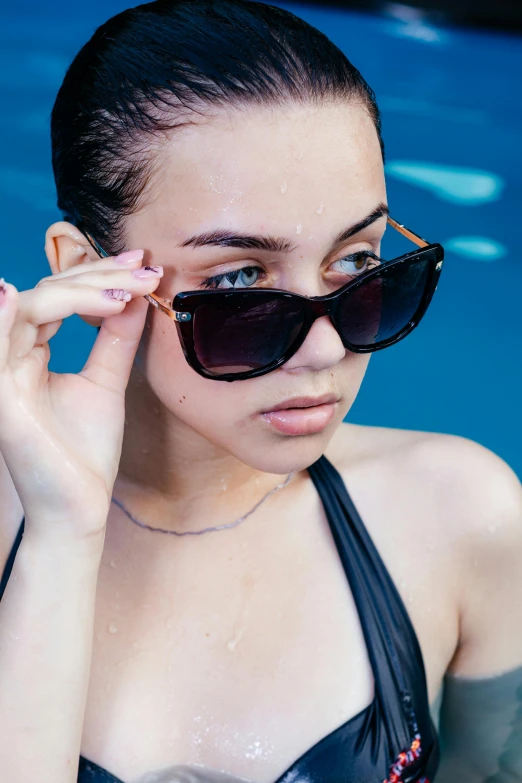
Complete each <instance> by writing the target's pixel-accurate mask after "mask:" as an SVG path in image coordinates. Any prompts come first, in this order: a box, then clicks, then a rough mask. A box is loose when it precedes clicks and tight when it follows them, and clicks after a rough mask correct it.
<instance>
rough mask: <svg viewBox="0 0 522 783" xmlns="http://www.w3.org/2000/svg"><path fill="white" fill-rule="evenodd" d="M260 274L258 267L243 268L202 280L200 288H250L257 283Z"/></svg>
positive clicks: (260, 270)
mask: <svg viewBox="0 0 522 783" xmlns="http://www.w3.org/2000/svg"><path fill="white" fill-rule="evenodd" d="M262 272H263V270H262V269H261V267H259V266H244V267H242V268H241V269H234V270H233V271H232V272H224V274H222V275H214V276H213V277H208V278H207V279H206V280H203V282H202V283H201V285H200V288H250V286H252V285H254V283H257V282H258V281H259V278H260V276H261V273H262Z"/></svg>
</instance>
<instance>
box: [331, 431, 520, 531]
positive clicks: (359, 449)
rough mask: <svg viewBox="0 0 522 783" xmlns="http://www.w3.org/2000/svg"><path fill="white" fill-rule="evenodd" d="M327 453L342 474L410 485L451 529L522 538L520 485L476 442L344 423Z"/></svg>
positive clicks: (505, 468)
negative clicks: (370, 474) (357, 472)
mask: <svg viewBox="0 0 522 783" xmlns="http://www.w3.org/2000/svg"><path fill="white" fill-rule="evenodd" d="M326 455H327V456H328V458H329V459H331V461H332V462H333V463H334V464H335V465H336V467H337V468H338V470H339V471H340V472H341V473H342V474H345V473H349V472H350V471H353V470H354V469H355V468H356V467H358V468H359V469H363V470H364V468H365V467H366V468H368V469H370V470H371V471H374V472H376V473H377V474H379V475H381V476H382V477H383V478H386V477H389V478H392V479H393V481H394V482H395V483H396V486H397V488H399V487H400V486H401V484H403V483H404V482H407V484H408V487H409V489H410V491H412V492H415V493H416V492H418V491H420V492H421V493H423V494H424V496H425V497H430V498H434V499H436V502H437V505H438V506H439V510H440V511H441V512H443V514H444V516H445V518H447V519H449V520H450V521H451V525H452V527H454V526H455V525H458V526H459V527H461V529H462V531H463V532H467V533H475V534H476V535H477V536H478V538H479V539H480V538H481V537H482V536H485V537H486V538H487V540H488V541H489V542H490V537H491V535H490V534H491V532H492V525H494V527H495V532H496V533H498V534H499V535H497V539H499V538H501V537H502V535H504V536H506V538H507V539H508V540H509V539H510V538H511V537H512V536H515V537H517V536H519V535H522V524H521V513H522V485H521V482H520V480H519V478H518V477H517V475H516V474H515V472H514V471H513V470H512V468H511V467H510V466H509V465H508V464H507V463H506V462H505V461H504V460H503V459H501V457H499V456H498V455H497V454H495V453H494V452H492V451H491V450H490V449H488V448H486V447H484V446H482V445H480V444H479V443H477V442H476V441H473V440H470V439H468V438H464V437H461V436H458V435H447V434H442V433H435V432H422V431H413V430H400V429H393V428H388V427H368V426H362V425H355V424H345V423H343V424H342V425H341V427H340V428H339V430H338V432H337V433H336V435H335V437H334V439H333V440H332V442H331V444H330V447H329V449H328V450H327V452H326ZM448 514H449V517H448ZM488 536H489V537H488Z"/></svg>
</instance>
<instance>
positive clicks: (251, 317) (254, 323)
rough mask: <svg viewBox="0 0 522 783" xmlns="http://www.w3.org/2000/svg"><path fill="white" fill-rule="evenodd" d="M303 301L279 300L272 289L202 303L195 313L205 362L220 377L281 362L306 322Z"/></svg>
mask: <svg viewBox="0 0 522 783" xmlns="http://www.w3.org/2000/svg"><path fill="white" fill-rule="evenodd" d="M303 318H304V316H303V308H302V307H301V305H300V303H299V302H295V301H292V300H291V299H286V298H283V297H282V298H277V299H274V298H273V296H272V295H271V294H270V293H269V292H268V291H267V299H266V300H265V298H264V297H263V296H260V297H255V300H252V299H251V298H250V300H249V299H248V297H247V296H246V297H244V298H243V297H238V296H237V293H236V294H235V295H233V296H231V297H230V299H229V300H227V299H224V300H222V301H221V302H215V303H212V302H209V303H208V304H201V305H199V306H198V307H197V308H196V311H195V313H194V326H193V328H194V349H195V352H196V356H197V359H198V361H199V362H200V364H201V365H202V366H203V367H204V368H205V369H206V370H208V371H209V372H212V373H215V374H216V375H225V374H226V373H240V372H247V371H248V370H259V369H261V368H263V367H267V366H269V365H270V364H272V363H273V362H275V361H277V360H278V359H279V358H280V357H281V356H283V354H284V353H286V351H287V350H288V349H289V347H290V346H291V345H292V344H293V343H294V341H295V340H296V339H297V336H298V335H299V333H300V331H301V329H302V326H303Z"/></svg>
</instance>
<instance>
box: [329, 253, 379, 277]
mask: <svg viewBox="0 0 522 783" xmlns="http://www.w3.org/2000/svg"><path fill="white" fill-rule="evenodd" d="M372 261H373V262H375V263H372ZM380 261H381V259H380V258H379V256H376V255H375V253H372V252H371V250H359V251H358V252H357V253H352V255H350V256H345V257H344V258H340V259H339V260H338V261H336V262H335V264H339V265H340V268H339V270H338V271H340V272H342V273H343V274H345V275H351V276H356V275H361V274H362V273H363V272H368V270H370V269H372V268H373V267H375V266H378V265H379V263H380ZM335 264H334V267H335ZM336 271H337V270H336Z"/></svg>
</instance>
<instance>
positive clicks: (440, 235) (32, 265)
mask: <svg viewBox="0 0 522 783" xmlns="http://www.w3.org/2000/svg"><path fill="white" fill-rule="evenodd" d="M127 5H128V4H127V3H126V2H122V1H121V0H103V2H102V0H90V2H89V3H85V4H82V7H81V8H79V9H78V6H75V7H74V10H71V5H70V3H69V2H67V3H65V2H64V0H53V3H52V4H50V3H49V4H41V3H39V4H37V3H34V2H25V3H24V2H21V3H17V4H16V6H15V4H10V7H9V8H4V9H3V10H2V12H1V18H0V44H1V45H0V98H1V103H0V105H1V107H2V122H1V123H0V228H1V231H2V238H3V252H2V261H1V262H0V275H3V276H4V277H5V278H6V279H7V280H9V281H10V282H13V283H14V284H15V285H16V286H17V287H18V288H20V289H24V288H28V287H32V286H34V285H35V283H36V282H37V281H38V279H39V278H41V277H42V276H44V275H46V274H48V267H47V262H46V259H45V256H44V254H43V243H44V234H45V230H46V228H47V227H48V226H49V225H50V224H51V223H52V222H53V221H55V220H57V219H61V215H60V214H59V213H58V212H57V210H56V207H55V192H54V184H53V180H52V174H51V167H50V145H49V138H48V136H49V133H48V123H49V114H50V111H51V107H52V102H53V99H54V96H55V93H56V90H57V89H58V86H59V84H60V81H61V79H62V77H63V74H64V71H65V68H66V67H67V65H68V63H69V62H70V60H71V59H72V57H73V56H74V54H75V53H76V51H77V50H78V49H79V48H80V46H81V45H82V44H83V43H84V42H85V40H87V38H88V37H89V36H90V35H91V33H92V32H93V30H94V29H95V27H97V26H98V25H99V24H101V23H102V22H103V21H105V20H106V19H107V18H108V17H109V16H112V15H113V14H114V13H117V12H118V11H120V10H122V9H123V8H125V7H127ZM279 5H281V6H283V7H286V8H289V9H290V10H294V11H295V12H296V13H297V14H299V15H300V16H302V17H303V18H305V19H306V20H308V21H309V22H311V23H312V24H314V25H315V26H316V27H318V28H320V29H321V30H323V32H325V33H326V34H327V35H328V36H329V37H330V38H331V39H332V40H333V41H334V42H335V43H336V44H337V45H338V46H340V47H341V48H342V49H343V50H344V51H345V52H346V53H347V55H348V56H349V57H350V59H351V60H352V61H353V62H354V64H355V65H356V66H357V67H358V68H359V69H360V70H361V72H362V73H363V74H364V76H365V77H366V79H367V81H368V82H369V83H370V84H371V86H372V87H373V88H374V90H375V92H376V94H377V99H378V102H379V104H380V106H381V110H382V114H383V132H384V139H385V143H386V148H387V174H388V189H389V200H390V206H391V209H392V214H393V215H394V216H396V217H397V218H398V219H399V220H400V221H401V222H404V223H405V224H406V225H407V226H409V227H411V228H412V229H414V230H415V231H416V232H417V233H419V234H421V235H422V236H424V237H426V238H427V239H429V240H430V241H434V242H441V243H442V244H443V245H445V246H446V248H447V256H446V257H447V262H446V264H445V268H444V272H443V275H442V278H441V282H440V284H439V288H438V290H437V293H436V296H435V299H434V301H433V303H432V305H431V307H430V310H429V312H428V314H427V315H426V317H425V319H424V321H423V323H422V324H421V326H420V327H419V328H418V329H417V330H416V331H415V332H413V333H412V334H411V335H410V336H409V337H408V338H407V339H406V340H405V341H403V342H402V343H400V344H399V345H397V346H394V347H392V348H389V349H387V350H386V351H382V352H380V353H378V354H375V355H374V356H373V357H372V360H371V362H370V368H369V371H368V374H367V376H366V378H365V381H364V383H363V386H362V388H361V392H360V394H359V397H358V398H357V400H356V402H355V405H354V407H353V409H352V411H351V412H350V414H349V417H348V418H349V420H351V421H354V422H359V423H366V424H374V425H380V426H388V427H402V428H406V429H418V430H428V431H440V432H449V433H453V434H457V435H462V436H465V437H468V438H472V439H473V440H476V441H478V442H479V443H482V444H483V445H485V446H487V447H488V448H490V449H492V450H493V451H495V452H496V453H497V454H499V455H500V456H501V457H502V458H503V459H505V460H506V461H507V462H508V463H509V464H510V465H511V466H512V467H513V468H514V470H515V471H516V472H517V473H518V475H519V476H520V477H521V478H522V414H521V411H520V400H521V399H522V369H521V368H522V361H521V358H522V346H521V338H522V328H521V321H522V306H521V303H522V260H521V254H520V251H519V237H518V227H519V225H520V215H521V214H522V187H521V165H520V150H519V144H520V139H521V138H522V105H521V102H520V100H519V99H518V98H517V96H516V95H515V92H516V90H515V88H514V85H517V84H519V83H520V80H521V77H522V43H521V40H520V39H519V38H517V37H515V36H510V35H508V34H500V33H488V32H484V31H480V32H478V31H468V30H463V29H451V28H444V29H442V28H436V27H434V26H431V25H428V24H426V23H423V22H420V21H415V20H414V19H413V20H410V21H401V20H400V19H392V18H384V17H382V18H380V17H375V16H370V15H366V14H362V13H354V12H346V11H339V10H330V9H324V8H314V7H311V6H308V5H306V6H305V5H303V6H300V5H298V4H290V3H279ZM94 336H95V332H94V330H93V329H91V328H90V327H88V326H87V325H86V324H84V323H83V322H82V321H81V320H80V319H79V318H77V317H76V316H74V317H72V318H69V319H67V321H66V322H65V324H64V325H63V327H62V329H61V330H60V332H59V334H58V335H57V336H56V338H54V339H53V341H52V344H51V347H52V351H53V356H52V360H51V368H52V369H54V370H57V371H77V370H79V369H80V368H81V366H82V365H83V363H84V361H85V358H86V356H87V355H88V352H89V348H90V346H91V344H92V341H93V339H94Z"/></svg>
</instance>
